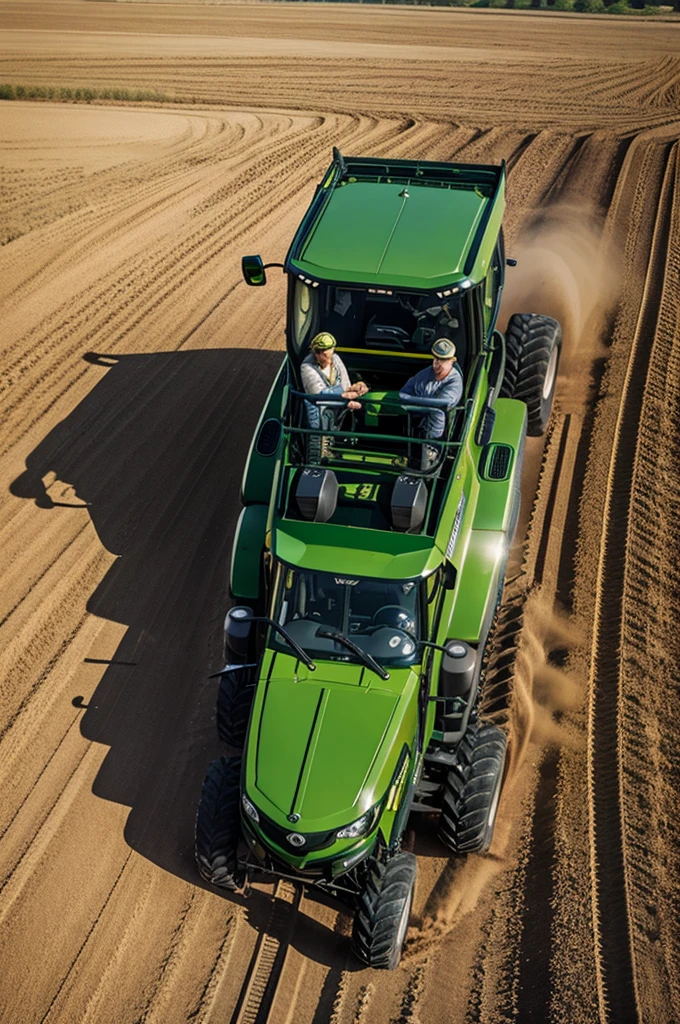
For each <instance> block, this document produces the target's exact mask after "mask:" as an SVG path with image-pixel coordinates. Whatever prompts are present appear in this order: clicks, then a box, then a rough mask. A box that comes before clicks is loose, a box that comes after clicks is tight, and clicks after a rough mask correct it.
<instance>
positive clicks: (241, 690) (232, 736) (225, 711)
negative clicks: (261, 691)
mask: <svg viewBox="0 0 680 1024" xmlns="http://www.w3.org/2000/svg"><path fill="white" fill-rule="evenodd" d="M246 679H247V674H246V672H244V671H242V670H236V671H234V672H226V673H225V674H224V675H223V676H222V678H221V679H220V688H219V690H218V692H217V708H216V720H217V734H218V736H219V738H220V739H221V740H224V742H225V743H227V744H228V745H229V746H230V747H242V746H243V743H244V740H245V738H246V732H247V730H248V720H249V718H250V708H251V705H252V703H253V694H254V693H255V687H254V685H253V684H252V683H248V682H246V681H245V680H246Z"/></svg>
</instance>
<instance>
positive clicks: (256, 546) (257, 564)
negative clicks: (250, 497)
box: [230, 505, 269, 601]
mask: <svg viewBox="0 0 680 1024" xmlns="http://www.w3.org/2000/svg"><path fill="white" fill-rule="evenodd" d="M268 514H269V506H268V505H246V506H245V508H244V509H243V510H242V511H241V515H240V516H239V519H238V523H237V524H236V534H235V536H234V546H233V548H232V554H231V577H230V587H231V593H232V596H233V597H235V598H236V599H237V600H240V601H256V600H257V599H258V598H259V597H260V580H261V575H262V574H261V561H262V551H263V548H264V541H265V535H266V531H267V516H268Z"/></svg>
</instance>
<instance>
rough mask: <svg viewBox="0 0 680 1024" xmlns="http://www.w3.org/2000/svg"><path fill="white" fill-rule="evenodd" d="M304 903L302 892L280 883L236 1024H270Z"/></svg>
mask: <svg viewBox="0 0 680 1024" xmlns="http://www.w3.org/2000/svg"><path fill="white" fill-rule="evenodd" d="M302 900H303V894H302V889H301V887H300V886H296V885H294V884H293V883H292V882H288V881H286V880H284V879H280V880H279V881H278V882H277V883H276V887H275V889H274V893H273V896H272V905H271V912H270V915H269V919H268V921H267V924H266V926H265V928H264V930H263V931H262V932H261V934H260V937H259V939H258V940H257V945H256V947H255V954H254V956H253V959H252V960H251V963H250V967H249V969H248V973H247V975H246V977H245V980H244V982H243V986H242V988H241V994H240V996H239V999H238V1002H237V1004H236V1009H235V1011H234V1014H233V1016H232V1024H266V1022H267V1021H268V1019H269V1010H270V1008H271V1005H272V1002H273V1000H274V997H275V994H276V988H277V985H278V984H279V981H280V979H281V975H282V973H283V970H284V966H285V962H286V954H287V950H288V946H289V943H290V939H291V937H292V934H293V931H294V929H295V926H296V918H297V915H298V913H299V911H300V906H301V903H302Z"/></svg>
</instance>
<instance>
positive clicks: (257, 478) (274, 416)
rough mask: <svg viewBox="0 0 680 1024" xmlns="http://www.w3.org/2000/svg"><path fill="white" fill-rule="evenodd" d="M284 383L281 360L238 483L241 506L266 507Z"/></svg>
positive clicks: (277, 452) (276, 455) (276, 456)
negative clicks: (264, 505) (239, 483)
mask: <svg viewBox="0 0 680 1024" xmlns="http://www.w3.org/2000/svg"><path fill="white" fill-rule="evenodd" d="M287 383H288V358H287V357H284V359H283V362H282V363H281V366H280V368H279V370H278V373H277V374H276V377H275V378H274V383H273V384H272V386H271V389H270V391H269V395H268V396H267V401H266V402H265V403H264V408H263V409H262V414H261V416H260V420H259V422H258V424H257V428H256V430H255V433H254V434H253V439H252V441H251V442H250V450H249V451H248V458H247V459H246V466H245V469H244V471H243V479H242V481H241V504H242V505H255V504H260V503H262V504H267V505H268V504H269V498H270V496H271V491H272V484H273V481H274V471H275V469H276V465H277V462H278V460H279V457H280V448H281V440H282V437H283V432H282V423H281V419H282V416H283V409H284V407H285V404H286V385H287Z"/></svg>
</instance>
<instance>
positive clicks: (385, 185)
mask: <svg viewBox="0 0 680 1024" xmlns="http://www.w3.org/2000/svg"><path fill="white" fill-rule="evenodd" d="M341 171H342V168H341V167H339V166H338V165H335V164H334V165H331V168H330V169H329V171H328V173H327V175H326V178H325V180H324V183H323V186H322V188H321V189H320V190H318V191H317V194H316V196H315V198H314V200H313V201H312V204H311V206H310V208H309V210H308V211H307V214H306V216H305V218H304V219H303V221H302V224H301V225H300V228H299V229H298V232H297V234H296V236H295V238H294V239H293V243H292V245H291V248H290V251H289V253H288V256H287V258H286V270H288V271H289V272H293V273H296V274H298V275H299V276H301V277H306V276H307V275H309V276H310V277H311V278H313V279H314V278H315V279H321V280H324V281H338V282H344V283H347V284H364V285H366V286H376V287H395V288H404V289H411V288H413V289H418V290H428V291H432V290H436V289H438V288H440V289H441V288H447V287H451V286H455V285H457V284H459V283H460V282H462V281H466V282H470V283H472V284H477V283H479V282H480V281H482V280H483V279H484V277H485V275H486V272H487V269H488V267H489V265H490V260H491V255H492V252H493V248H494V246H495V244H496V240H497V237H498V232H499V229H500V224H501V221H502V217H503V211H504V208H505V167H504V165H501V166H500V167H494V166H487V165H478V166H475V165H464V164H434V163H425V162H424V161H421V162H414V161H409V160H390V161H388V162H387V163H381V162H379V161H376V160H371V159H366V158H353V157H349V158H347V159H346V168H345V173H344V174H343V173H341ZM466 286H467V285H466Z"/></svg>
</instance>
